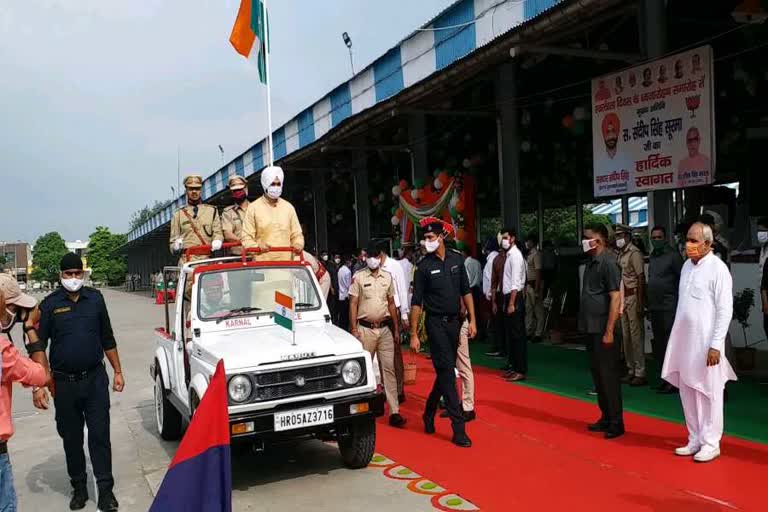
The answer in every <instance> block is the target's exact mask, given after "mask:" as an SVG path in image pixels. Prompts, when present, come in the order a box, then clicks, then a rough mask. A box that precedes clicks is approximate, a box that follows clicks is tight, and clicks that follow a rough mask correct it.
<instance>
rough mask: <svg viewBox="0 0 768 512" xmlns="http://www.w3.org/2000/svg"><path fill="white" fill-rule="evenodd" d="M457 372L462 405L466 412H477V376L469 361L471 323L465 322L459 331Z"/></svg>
mask: <svg viewBox="0 0 768 512" xmlns="http://www.w3.org/2000/svg"><path fill="white" fill-rule="evenodd" d="M456 370H457V371H458V372H459V378H460V379H461V388H462V396H461V405H462V408H463V409H464V411H467V412H469V411H474V410H475V376H474V375H473V374H472V361H470V359H469V322H468V321H467V320H464V323H463V324H461V330H460V331H459V350H458V351H457V353H456Z"/></svg>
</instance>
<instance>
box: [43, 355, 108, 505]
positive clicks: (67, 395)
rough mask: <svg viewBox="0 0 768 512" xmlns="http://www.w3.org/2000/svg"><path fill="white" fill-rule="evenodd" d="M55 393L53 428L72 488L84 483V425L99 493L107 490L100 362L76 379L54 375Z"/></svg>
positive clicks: (105, 418) (103, 373)
mask: <svg viewBox="0 0 768 512" xmlns="http://www.w3.org/2000/svg"><path fill="white" fill-rule="evenodd" d="M54 378H55V380H56V394H55V396H54V399H53V404H54V406H55V407H56V429H57V430H58V432H59V436H61V439H62V440H63V441H64V455H65V456H66V460H67V473H68V474H69V478H70V481H71V483H72V487H74V488H81V489H84V488H86V486H87V476H86V473H85V451H84V450H83V437H84V434H83V426H84V425H87V426H88V451H89V452H90V454H91V464H92V465H93V474H94V476H95V477H96V485H97V486H98V488H99V492H100V493H101V492H106V491H111V490H112V488H113V487H114V484H115V481H114V479H113V477H112V445H111V443H110V438H109V378H108V377H107V371H106V369H105V368H104V366H103V365H101V366H99V367H98V369H97V370H95V371H94V372H93V374H91V375H88V376H87V377H86V378H84V379H82V380H77V381H70V380H67V379H66V378H60V377H58V376H57V375H56V374H54Z"/></svg>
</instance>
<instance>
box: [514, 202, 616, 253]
mask: <svg viewBox="0 0 768 512" xmlns="http://www.w3.org/2000/svg"><path fill="white" fill-rule="evenodd" d="M583 220H584V225H585V226H587V225H589V224H593V223H600V224H605V225H607V226H610V224H611V218H610V217H609V216H608V215H596V214H594V213H592V212H590V211H589V210H584V219H583ZM521 223H522V225H523V227H522V229H521V232H520V233H519V235H520V236H521V237H525V236H527V235H528V234H529V233H537V234H538V230H539V225H538V219H537V218H536V214H535V213H524V214H523V215H522V216H521ZM580 238H581V234H580V233H576V208H575V207H570V208H550V209H548V210H544V240H551V241H552V242H554V243H555V244H557V245H575V244H576V242H578V240H579V239H580ZM541 241H542V242H543V240H541Z"/></svg>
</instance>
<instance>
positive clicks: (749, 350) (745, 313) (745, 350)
mask: <svg viewBox="0 0 768 512" xmlns="http://www.w3.org/2000/svg"><path fill="white" fill-rule="evenodd" d="M754 305H755V290H753V289H752V288H744V289H743V290H741V291H740V292H739V293H737V294H736V295H735V296H734V297H733V318H734V320H736V321H737V322H739V324H740V325H741V332H742V333H743V334H744V346H743V347H734V348H733V356H734V359H735V361H734V363H735V365H736V367H737V368H738V369H739V370H742V371H752V370H754V369H755V356H756V352H757V349H755V348H754V345H757V343H760V342H759V341H758V342H756V343H751V344H750V343H749V341H748V340H747V329H748V328H749V325H750V324H749V313H750V311H751V310H752V308H753V307H754Z"/></svg>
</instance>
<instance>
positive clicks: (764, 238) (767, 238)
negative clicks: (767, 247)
mask: <svg viewBox="0 0 768 512" xmlns="http://www.w3.org/2000/svg"><path fill="white" fill-rule="evenodd" d="M757 241H758V242H760V243H761V244H768V231H758V232H757Z"/></svg>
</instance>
